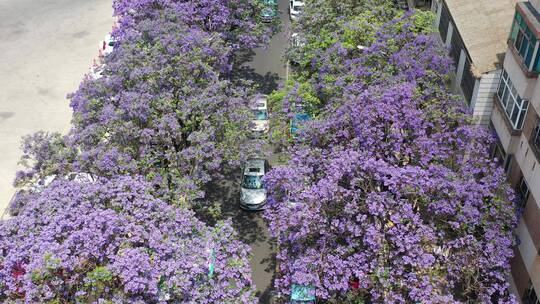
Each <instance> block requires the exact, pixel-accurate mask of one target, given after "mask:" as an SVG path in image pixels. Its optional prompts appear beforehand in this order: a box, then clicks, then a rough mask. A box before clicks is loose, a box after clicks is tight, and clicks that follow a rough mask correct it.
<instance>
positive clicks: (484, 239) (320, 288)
mask: <svg viewBox="0 0 540 304" xmlns="http://www.w3.org/2000/svg"><path fill="white" fill-rule="evenodd" d="M308 7H309V5H308ZM311 9H312V11H313V12H314V14H315V12H319V13H320V11H318V10H317V9H316V8H313V7H312V8H311ZM306 12H307V13H306V15H305V16H304V17H305V19H301V20H300V23H301V24H302V23H303V22H305V24H304V25H309V22H311V20H312V18H313V20H317V18H315V17H314V16H312V15H310V9H309V8H307V9H306ZM422 21H423V20H422V15H413V14H412V13H407V14H406V15H404V16H401V17H397V18H394V19H392V20H390V21H388V22H387V23H385V24H383V25H381V26H380V27H379V28H377V29H375V30H374V31H372V36H368V38H369V39H365V37H364V36H362V35H361V34H359V35H358V37H359V38H355V36H354V35H351V33H355V31H354V29H355V27H351V30H350V31H351V32H347V31H345V32H340V33H338V32H334V33H330V34H328V37H330V38H329V39H334V38H335V39H334V40H326V41H327V42H328V41H332V42H331V43H328V45H327V46H326V47H322V48H319V51H318V52H317V53H314V54H313V56H312V57H311V62H310V63H307V64H305V65H301V66H300V72H299V75H297V76H296V77H295V78H293V83H292V85H289V87H287V88H286V93H285V95H284V96H283V99H282V105H281V108H282V109H283V111H284V112H285V115H289V117H290V115H291V113H294V110H295V108H294V105H298V104H301V105H303V106H304V108H308V109H309V107H306V105H307V106H311V108H313V106H314V103H315V105H316V106H318V108H317V110H316V111H313V112H312V113H314V114H315V117H314V119H313V120H312V121H310V122H306V123H305V127H304V128H303V129H302V130H301V132H299V134H298V138H297V139H296V141H295V144H294V145H292V146H291V147H290V148H289V152H290V153H291V159H290V161H289V162H288V163H287V164H286V165H284V166H280V167H276V168H274V169H273V170H272V171H271V172H270V173H269V174H268V175H267V176H266V177H265V185H266V186H267V187H268V189H269V200H270V209H269V210H268V212H267V213H266V218H267V219H268V220H269V221H270V229H271V232H272V234H273V236H275V237H276V238H277V240H278V246H279V252H278V254H277V259H278V262H279V275H278V278H277V279H276V281H275V287H276V288H277V289H278V291H279V292H281V293H282V294H285V295H288V294H289V293H290V289H291V286H292V285H293V284H301V285H310V286H314V287H315V289H316V295H317V297H318V298H319V299H322V300H330V299H331V300H334V301H338V302H340V303H342V302H347V301H361V302H362V301H363V302H368V303H370V302H371V303H468V302H475V303H476V302H481V303H514V302H515V301H516V300H515V298H514V297H513V296H511V295H510V294H509V291H508V283H507V281H506V276H507V275H508V273H509V264H508V261H509V259H510V258H511V257H512V249H511V247H512V245H513V236H512V228H513V227H514V225H515V210H514V206H513V204H512V202H511V200H512V199H513V194H512V191H511V190H510V189H509V187H508V186H507V185H506V183H505V176H504V172H503V171H502V169H501V168H498V167H497V165H496V164H495V163H494V162H493V161H492V160H491V159H490V158H489V153H488V148H489V145H490V143H491V142H492V138H491V136H490V134H489V133H488V132H487V131H486V130H484V129H482V128H481V127H476V126H473V125H471V120H470V118H469V113H468V112H467V111H466V110H465V109H464V108H463V106H462V103H461V101H460V100H459V99H458V98H456V97H454V96H452V95H451V94H449V93H448V92H447V89H446V87H445V75H446V74H447V73H448V72H449V68H450V63H451V62H450V61H449V59H448V58H447V55H446V54H445V51H444V49H443V48H442V47H441V46H440V44H439V43H438V41H437V40H436V37H434V36H433V35H430V34H429V33H428V32H427V31H425V30H419V28H418V24H419V23H421V22H422ZM345 23H347V22H345ZM314 24H315V23H314ZM349 24H353V25H356V26H358V25H359V23H358V22H356V21H354V20H353V21H352V23H349ZM314 26H315V25H314ZM356 29H357V30H360V29H365V28H364V27H361V26H360V27H356ZM311 30H313V29H311ZM331 37H334V38H331ZM351 37H352V38H351ZM363 37H364V38H363ZM307 38H308V41H307V44H306V46H305V47H304V51H305V52H307V53H308V54H309V52H310V50H311V48H312V47H313V46H312V45H310V44H320V43H321V41H324V39H322V40H321V39H319V40H318V41H313V42H310V40H309V35H308V36H307ZM358 39H364V42H369V44H368V45H367V46H366V47H364V48H363V49H362V50H360V49H358V48H357V47H356V44H360V41H359V40H358ZM350 45H354V46H355V47H353V48H351V47H349V46H350ZM306 84H307V85H309V86H311V89H310V92H311V93H309V94H307V93H305V92H306V91H309V90H306V89H305V86H306ZM300 92H302V94H300Z"/></svg>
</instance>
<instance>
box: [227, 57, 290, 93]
mask: <svg viewBox="0 0 540 304" xmlns="http://www.w3.org/2000/svg"><path fill="white" fill-rule="evenodd" d="M255 55H256V54H255V52H254V51H253V50H244V51H239V52H238V54H236V55H235V59H234V63H233V66H234V67H235V68H234V69H233V71H232V72H231V74H229V75H228V77H229V80H231V81H232V82H233V83H240V82H243V81H246V80H247V81H252V82H253V83H254V84H255V85H256V86H257V89H258V91H259V92H260V93H263V94H270V93H272V91H274V90H276V89H277V88H278V85H279V82H280V81H281V79H280V77H279V75H278V74H277V73H274V72H270V71H267V72H266V73H264V74H261V73H258V72H257V71H256V70H255V68H253V67H252V66H251V65H250V63H251V62H253V58H254V57H255Z"/></svg>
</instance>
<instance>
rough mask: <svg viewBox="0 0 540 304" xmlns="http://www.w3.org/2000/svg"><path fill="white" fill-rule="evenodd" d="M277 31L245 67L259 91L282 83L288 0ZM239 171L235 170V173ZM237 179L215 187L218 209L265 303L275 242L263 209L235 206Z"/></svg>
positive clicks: (283, 0)
mask: <svg viewBox="0 0 540 304" xmlns="http://www.w3.org/2000/svg"><path fill="white" fill-rule="evenodd" d="M279 11H280V19H281V28H280V29H281V32H279V33H277V34H275V35H274V37H273V38H272V40H271V42H270V44H269V46H268V48H266V49H257V50H255V54H254V55H253V59H252V61H251V62H250V63H249V64H248V65H247V66H246V67H245V69H246V71H244V72H247V74H248V76H247V77H246V78H249V79H252V80H253V81H255V82H256V83H257V85H258V87H259V91H260V93H264V94H269V93H271V92H272V91H273V90H275V89H277V88H278V86H279V85H280V84H283V83H284V81H285V77H286V73H287V71H286V69H287V67H286V63H285V62H284V61H283V58H282V57H283V53H284V51H285V48H286V46H287V44H288V34H289V26H290V19H289V14H288V0H279ZM265 150H266V151H265V155H266V158H267V159H268V161H269V162H270V164H271V165H273V164H274V163H275V155H274V154H273V151H272V147H270V146H268V147H267V149H265ZM238 174H239V173H238ZM239 179H240V176H235V177H234V181H223V182H222V184H220V185H219V186H218V187H219V188H220V189H219V190H218V191H219V192H221V198H220V200H221V202H222V204H221V205H222V212H223V216H224V217H230V218H232V220H233V224H234V227H235V228H236V230H237V231H238V234H239V237H240V239H241V240H242V241H244V242H245V243H246V244H249V245H250V246H251V249H252V254H253V256H252V259H251V268H252V271H253V273H252V278H253V281H254V283H255V285H256V286H257V296H258V297H259V303H269V302H270V293H271V291H272V279H273V276H274V274H275V268H276V264H275V244H274V243H273V242H271V239H270V235H269V232H268V227H267V225H266V222H265V221H264V219H263V212H247V211H243V210H242V209H240V207H239V195H240V193H239V190H240V188H239V187H240V186H239Z"/></svg>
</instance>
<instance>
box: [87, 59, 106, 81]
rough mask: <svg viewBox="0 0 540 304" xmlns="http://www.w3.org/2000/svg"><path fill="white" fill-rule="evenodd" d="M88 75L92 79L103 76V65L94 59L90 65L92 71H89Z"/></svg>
mask: <svg viewBox="0 0 540 304" xmlns="http://www.w3.org/2000/svg"><path fill="white" fill-rule="evenodd" d="M88 76H90V78H92V79H99V78H101V77H103V66H102V65H99V64H97V63H96V61H95V60H94V63H93V64H92V66H91V67H90V71H89V72H88Z"/></svg>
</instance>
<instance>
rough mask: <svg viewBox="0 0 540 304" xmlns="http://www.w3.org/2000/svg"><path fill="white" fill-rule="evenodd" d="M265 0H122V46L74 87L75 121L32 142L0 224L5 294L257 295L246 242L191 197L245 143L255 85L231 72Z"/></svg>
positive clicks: (207, 298)
mask: <svg viewBox="0 0 540 304" xmlns="http://www.w3.org/2000/svg"><path fill="white" fill-rule="evenodd" d="M257 7H258V4H255V3H251V2H244V1H189V2H179V1H115V2H114V8H115V14H116V15H117V16H119V17H120V20H119V24H118V27H117V28H116V29H115V30H114V31H113V36H114V37H115V38H116V44H115V46H114V52H113V53H112V54H110V55H107V56H106V57H105V58H103V63H104V66H103V67H102V69H103V71H102V75H103V76H102V77H99V78H97V79H94V77H90V76H88V77H86V78H85V79H84V80H83V82H82V83H81V85H80V87H79V89H78V91H77V92H75V93H74V94H72V95H71V96H70V98H71V107H72V108H73V112H74V113H73V120H72V129H71V130H70V132H69V133H68V134H67V135H66V136H61V135H59V134H48V133H45V132H39V133H36V134H33V135H30V136H28V137H27V138H26V139H25V141H24V143H23V152H24V155H23V162H25V164H26V165H27V168H28V169H27V170H25V171H21V172H19V173H18V174H17V177H16V185H17V186H19V187H21V188H24V189H25V190H26V191H24V192H21V193H22V194H21V195H19V196H18V197H17V199H16V200H15V204H14V205H12V206H10V213H11V215H12V216H13V217H12V218H11V219H9V220H7V221H3V222H1V223H0V300H1V301H3V302H16V303H19V302H26V303H35V302H50V303H65V302H70V303H75V302H79V303H107V302H112V303H231V302H234V303H254V302H255V298H254V289H253V284H252V282H251V278H250V268H249V263H248V257H249V251H248V250H249V247H248V246H246V245H244V244H242V243H241V242H240V241H239V240H238V237H237V235H236V233H235V232H234V231H233V228H232V227H231V225H230V223H229V222H219V223H218V224H217V225H216V226H215V227H208V226H206V225H205V224H204V223H203V222H201V221H199V220H197V218H196V217H195V214H194V212H192V211H190V210H189V209H188V208H186V207H188V206H189V205H188V204H187V203H188V202H192V201H193V200H195V199H197V198H201V197H203V196H204V193H203V188H204V186H205V184H206V183H207V182H208V181H210V180H211V179H212V178H215V177H219V176H220V175H219V174H220V171H221V169H222V166H223V165H224V164H226V163H230V164H236V163H238V161H239V160H240V159H241V158H240V156H241V155H243V154H245V153H244V149H247V150H248V151H249V149H250V147H249V146H248V145H241V143H242V142H243V141H244V139H245V136H246V134H247V132H246V130H248V123H249V121H250V119H251V115H252V114H251V111H250V110H249V106H250V104H249V103H250V100H251V98H250V96H251V94H252V89H251V88H250V87H249V86H246V87H243V86H242V87H241V86H238V82H241V81H236V82H234V83H233V82H230V81H228V80H227V79H226V77H227V75H229V73H230V72H231V71H232V69H233V66H234V63H236V60H235V58H234V55H235V53H234V52H233V51H234V50H242V49H246V48H251V47H254V46H258V45H259V44H260V43H264V42H265V41H266V40H267V39H268V35H269V34H270V31H269V29H268V28H267V27H266V26H263V25H261V24H260V22H257V21H256V16H257V15H256V13H257V12H258V10H257ZM246 85H249V83H247V84H246ZM53 178H54V181H53V182H52V183H49V182H50V180H51V179H53Z"/></svg>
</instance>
